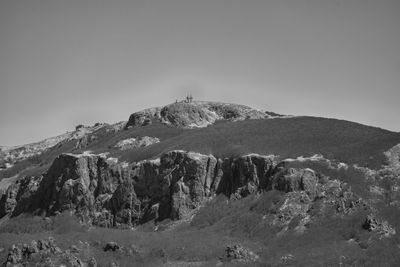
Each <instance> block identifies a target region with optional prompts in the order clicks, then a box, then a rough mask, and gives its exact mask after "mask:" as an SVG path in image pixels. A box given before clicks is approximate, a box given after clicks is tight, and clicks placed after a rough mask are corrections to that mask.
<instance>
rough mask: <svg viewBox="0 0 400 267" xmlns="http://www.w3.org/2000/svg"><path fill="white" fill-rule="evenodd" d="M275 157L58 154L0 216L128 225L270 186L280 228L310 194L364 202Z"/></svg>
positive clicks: (347, 206) (308, 202) (342, 207)
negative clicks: (277, 198) (133, 159)
mask: <svg viewBox="0 0 400 267" xmlns="http://www.w3.org/2000/svg"><path fill="white" fill-rule="evenodd" d="M277 160H278V158H277V157H275V156H272V155H271V156H262V155H258V154H249V155H245V156H241V157H236V158H225V159H218V158H216V157H214V156H212V155H204V154H199V153H194V152H186V151H180V150H175V151H170V152H167V153H164V154H162V155H161V157H160V158H157V159H153V160H144V161H141V162H137V163H132V164H126V163H121V164H119V163H117V161H111V160H109V159H107V158H106V156H105V155H94V154H79V155H76V154H62V155H60V156H58V157H57V158H56V159H55V160H54V162H53V164H52V165H51V167H50V168H49V170H48V171H47V172H46V173H45V174H43V175H42V176H39V177H25V178H24V179H20V180H18V181H17V183H15V184H13V185H12V186H10V187H9V188H8V189H7V191H6V193H5V194H4V195H3V197H2V198H1V201H0V216H4V215H7V214H8V215H9V216H16V215H18V214H20V213H22V212H36V213H41V214H43V213H45V214H48V215H52V214H57V213H60V212H63V211H72V212H74V213H75V214H76V215H78V217H80V218H81V219H82V220H83V221H85V222H86V223H89V224H93V225H98V226H102V227H119V228H120V227H132V226H135V225H138V224H141V223H144V222H147V221H149V220H156V221H161V220H164V219H172V220H180V219H185V218H189V217H190V216H191V215H192V214H193V212H194V211H195V210H197V208H199V207H200V206H201V205H202V204H203V203H204V202H205V201H207V200H208V199H209V198H210V197H212V196H214V195H215V194H225V195H226V196H228V197H230V198H233V199H240V198H242V197H245V196H247V195H249V194H254V193H257V192H260V191H263V190H267V191H268V190H278V191H283V192H285V193H287V194H286V195H285V196H286V197H285V199H286V200H285V201H284V202H282V203H281V205H280V207H277V209H276V214H275V215H274V218H273V222H274V224H275V225H280V226H283V227H286V226H288V224H289V223H290V222H291V221H292V220H293V219H294V218H298V219H299V220H300V222H301V223H300V224H299V227H300V228H304V227H303V226H304V225H305V224H306V222H307V220H308V217H307V216H308V212H309V210H310V207H311V206H312V203H313V202H314V201H316V200H317V199H319V200H320V201H322V204H321V205H322V207H323V206H324V205H325V206H327V205H329V206H330V207H334V209H335V210H336V211H337V212H338V213H341V214H349V213H352V212H353V211H355V210H357V209H359V208H362V207H364V206H365V203H364V202H363V201H362V200H361V199H360V198H359V197H357V196H356V195H355V194H354V193H353V192H352V191H351V190H350V188H348V187H347V186H346V185H345V184H344V183H342V182H340V181H337V180H330V179H327V178H326V177H323V176H320V175H319V174H317V173H316V172H315V171H313V170H311V169H301V168H291V167H288V166H286V163H285V162H281V163H278V161H277ZM321 212H323V209H321ZM300 228H299V229H300Z"/></svg>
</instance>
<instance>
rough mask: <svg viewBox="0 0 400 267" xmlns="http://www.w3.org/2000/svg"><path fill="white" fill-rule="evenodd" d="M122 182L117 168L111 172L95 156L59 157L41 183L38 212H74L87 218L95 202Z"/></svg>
mask: <svg viewBox="0 0 400 267" xmlns="http://www.w3.org/2000/svg"><path fill="white" fill-rule="evenodd" d="M122 181H123V173H122V170H121V168H119V167H117V168H115V169H114V168H113V167H112V165H110V164H109V163H108V162H107V161H106V159H104V158H102V157H100V156H97V155H74V154H62V155H60V156H59V157H57V158H56V159H55V160H54V162H53V164H52V166H51V167H50V169H49V171H48V172H47V174H46V175H45V176H44V178H43V181H42V183H41V192H40V193H41V194H40V195H41V200H42V201H41V203H43V204H42V206H41V208H42V209H45V210H47V211H49V212H50V213H54V212H56V211H59V212H62V211H64V210H75V211H77V212H80V213H84V214H87V213H88V212H89V211H90V210H93V209H94V205H95V199H96V197H97V196H99V195H102V194H112V193H113V192H114V191H115V189H116V188H117V187H118V185H119V184H120V183H121V182H122Z"/></svg>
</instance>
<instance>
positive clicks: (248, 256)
mask: <svg viewBox="0 0 400 267" xmlns="http://www.w3.org/2000/svg"><path fill="white" fill-rule="evenodd" d="M225 252H226V258H227V259H228V260H230V261H239V262H254V261H257V260H258V259H259V256H258V255H257V254H255V253H254V252H252V251H250V250H249V249H247V248H244V247H243V246H241V245H231V246H227V247H226V249H225Z"/></svg>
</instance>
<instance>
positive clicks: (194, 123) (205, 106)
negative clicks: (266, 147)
mask: <svg viewBox="0 0 400 267" xmlns="http://www.w3.org/2000/svg"><path fill="white" fill-rule="evenodd" d="M276 115H277V116H280V115H278V114H276ZM277 116H274V115H271V114H270V113H268V112H263V111H260V110H256V109H252V108H250V107H247V106H243V105H235V104H226V103H218V102H201V101H194V102H177V103H173V104H170V105H167V106H165V107H157V108H151V109H146V110H143V111H139V112H135V113H133V114H132V115H131V116H130V117H129V120H128V123H127V124H126V127H131V126H145V125H149V124H151V123H153V122H155V121H158V122H162V123H165V124H169V125H173V126H176V127H181V128H196V127H206V126H208V125H210V124H213V123H214V122H216V121H218V120H230V121H238V120H245V119H264V118H271V117H277Z"/></svg>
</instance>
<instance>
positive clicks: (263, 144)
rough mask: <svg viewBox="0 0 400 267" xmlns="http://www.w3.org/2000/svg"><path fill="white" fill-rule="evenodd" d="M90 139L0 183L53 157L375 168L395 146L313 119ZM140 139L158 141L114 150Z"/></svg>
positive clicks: (390, 137) (38, 166) (36, 168)
mask: <svg viewBox="0 0 400 267" xmlns="http://www.w3.org/2000/svg"><path fill="white" fill-rule="evenodd" d="M92 135H96V136H97V139H96V140H95V141H93V142H92V143H90V144H89V145H88V146H87V147H85V148H82V149H80V150H79V149H76V148H75V144H76V140H72V141H70V142H65V143H62V144H59V145H56V146H55V147H54V148H52V149H50V150H48V151H46V152H44V153H43V154H42V155H40V156H37V157H35V158H32V159H27V160H24V161H22V162H20V163H17V164H16V165H15V166H14V167H12V168H10V169H7V170H2V171H0V179H1V178H3V177H11V176H14V175H16V174H18V173H20V172H21V171H23V170H25V169H29V174H30V175H35V174H40V173H41V171H42V170H43V169H45V167H47V166H48V165H49V164H51V162H52V161H53V160H54V158H55V157H56V156H58V155H59V154H61V153H65V152H73V153H80V152H82V151H85V150H91V151H93V152H95V153H103V152H110V153H111V156H113V157H118V158H120V159H121V160H125V161H129V162H134V161H140V160H143V159H148V158H154V157H157V156H159V155H160V154H161V153H164V152H168V151H170V150H174V149H182V150H191V151H196V152H200V153H205V154H213V155H215V156H217V157H221V158H223V157H229V156H236V155H243V154H247V153H259V154H275V155H280V156H281V158H288V157H298V156H312V155H314V154H322V155H324V156H325V157H326V158H328V159H336V160H339V161H341V162H345V163H349V164H358V165H360V166H367V167H369V168H374V169H377V168H379V167H380V166H381V165H382V164H385V162H386V159H385V156H384V155H383V152H384V151H387V150H388V149H390V148H391V147H393V146H394V145H396V144H398V143H400V133H394V132H390V131H387V130H383V129H380V128H375V127H370V126H365V125H361V124H358V123H353V122H349V121H343V120H336V119H326V118H317V117H293V118H276V119H267V120H244V121H238V122H226V121H224V122H222V121H221V122H218V123H216V124H214V125H211V126H209V127H206V128H200V129H192V130H188V129H179V128H176V127H172V126H167V125H164V124H161V123H153V124H151V125H148V126H144V127H133V128H131V129H127V130H122V131H119V132H117V133H114V132H113V131H109V129H108V128H107V127H105V128H101V129H99V130H98V131H96V132H94V133H92ZM142 136H151V137H158V138H159V139H160V140H161V142H160V143H158V144H154V145H151V146H149V147H143V148H138V149H135V150H128V151H120V150H118V149H116V148H114V145H115V144H116V143H117V142H118V141H120V140H123V139H127V138H132V137H142ZM43 166H44V167H43Z"/></svg>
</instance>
